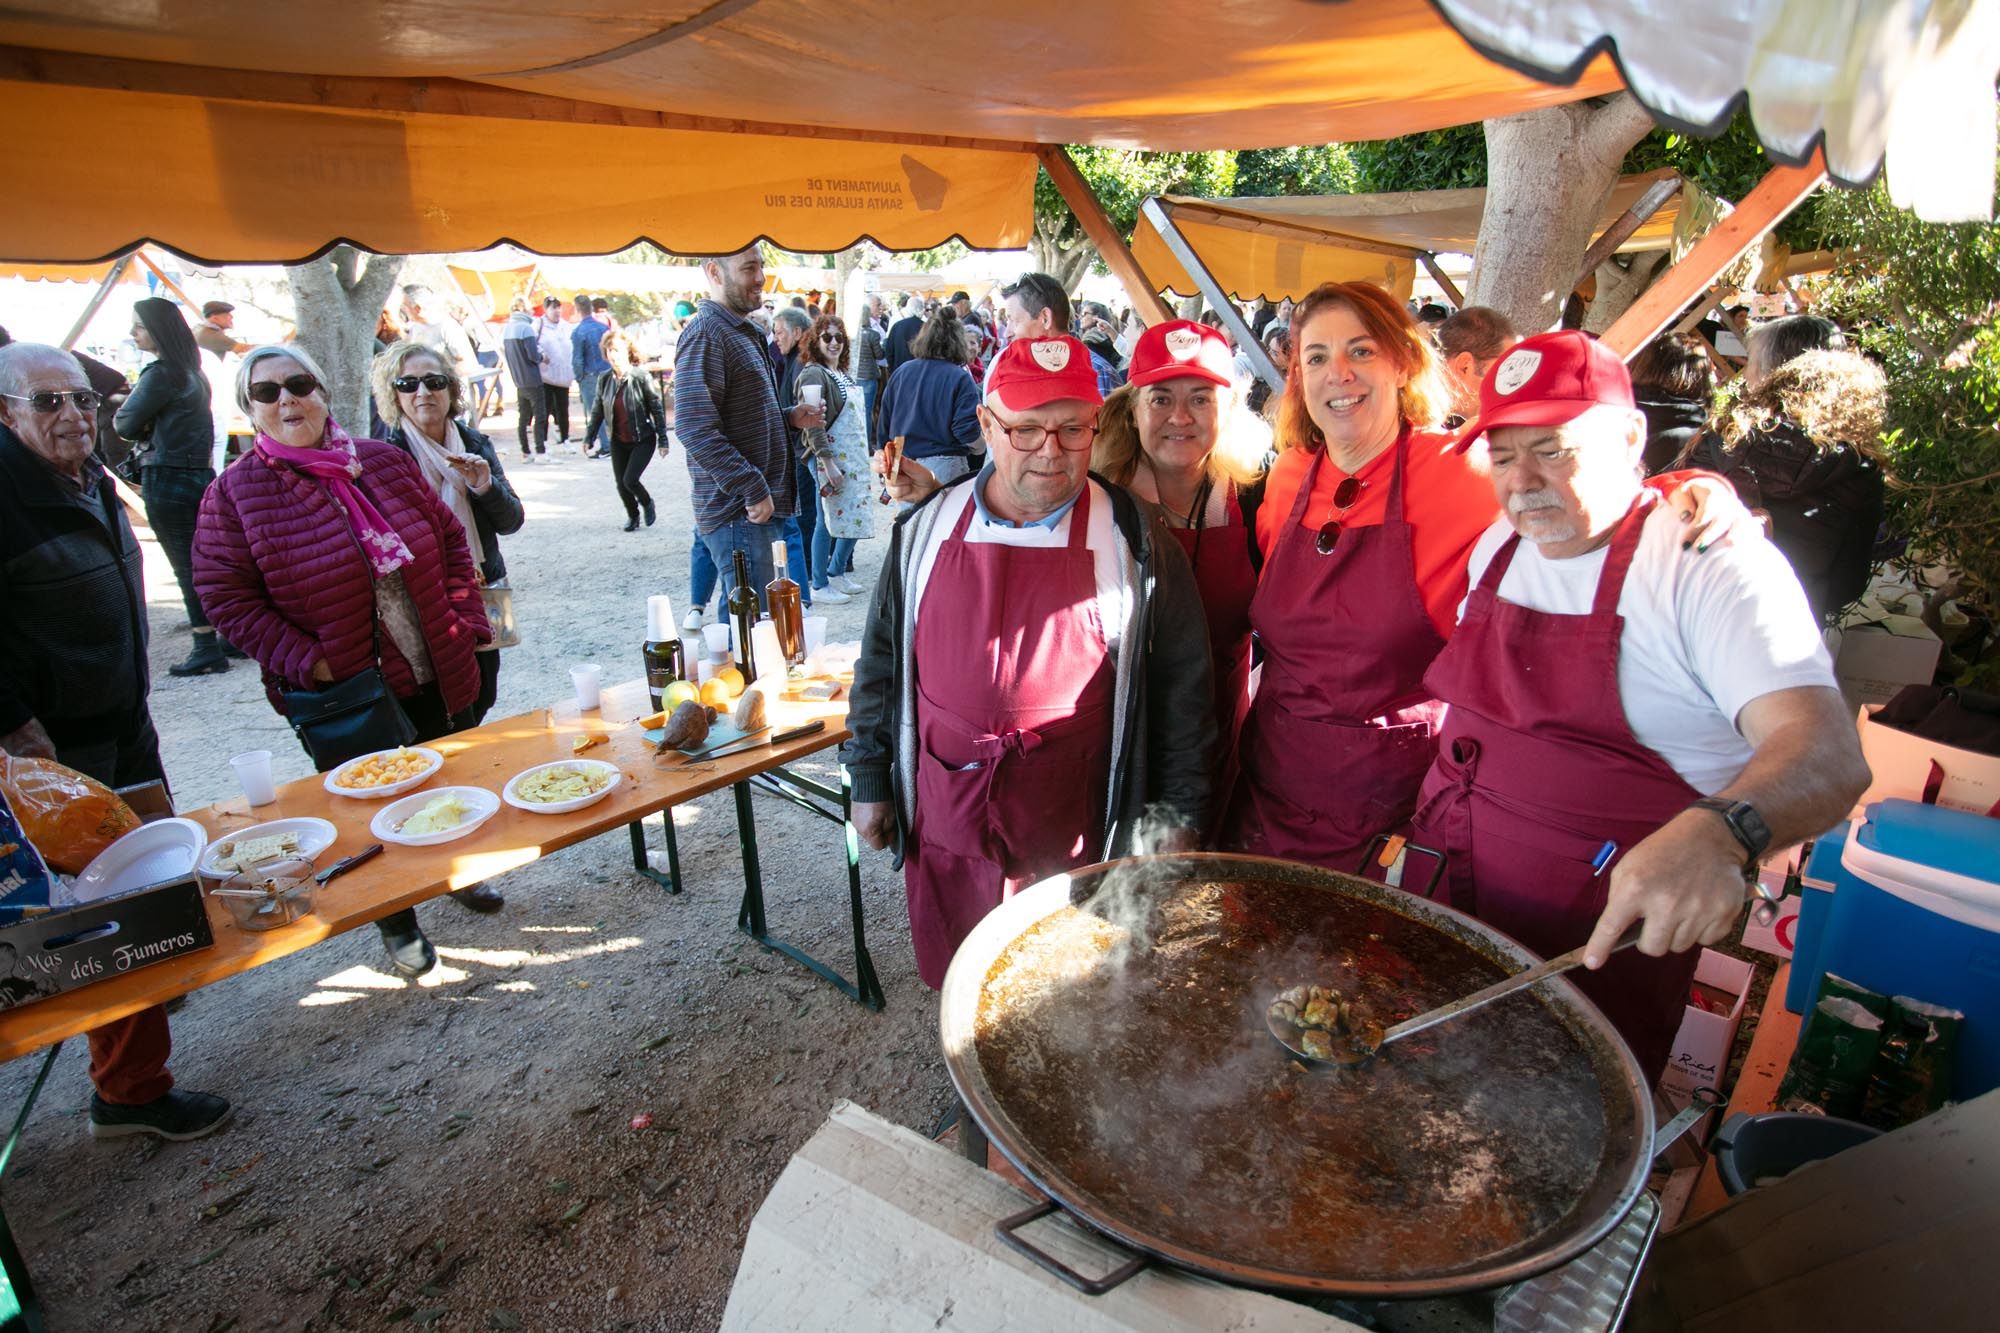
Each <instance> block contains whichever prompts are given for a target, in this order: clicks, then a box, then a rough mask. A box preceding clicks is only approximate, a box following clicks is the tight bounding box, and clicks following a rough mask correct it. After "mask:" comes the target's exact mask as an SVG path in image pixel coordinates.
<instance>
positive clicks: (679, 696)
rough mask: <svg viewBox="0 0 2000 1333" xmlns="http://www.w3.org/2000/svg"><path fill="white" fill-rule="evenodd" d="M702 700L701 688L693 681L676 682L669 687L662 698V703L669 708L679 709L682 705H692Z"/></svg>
mask: <svg viewBox="0 0 2000 1333" xmlns="http://www.w3.org/2000/svg"><path fill="white" fill-rule="evenodd" d="M700 698H701V687H700V686H699V685H696V684H695V683H694V682H693V681H691V680H677V681H675V682H674V683H673V684H671V685H669V686H667V690H666V693H665V694H662V695H661V696H660V700H661V702H663V703H664V704H666V706H667V707H668V708H679V707H680V706H681V705H682V704H691V703H693V702H695V701H696V700H698V699H700Z"/></svg>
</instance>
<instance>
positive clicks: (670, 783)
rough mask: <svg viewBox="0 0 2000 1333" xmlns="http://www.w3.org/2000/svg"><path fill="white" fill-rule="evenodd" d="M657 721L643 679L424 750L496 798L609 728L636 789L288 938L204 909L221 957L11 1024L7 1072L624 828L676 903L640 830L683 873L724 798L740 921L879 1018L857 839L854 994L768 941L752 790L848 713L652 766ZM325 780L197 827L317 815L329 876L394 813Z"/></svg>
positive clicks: (431, 854) (303, 783)
mask: <svg viewBox="0 0 2000 1333" xmlns="http://www.w3.org/2000/svg"><path fill="white" fill-rule="evenodd" d="M648 711H649V709H648V707H647V701H646V694H645V687H644V685H643V684H642V683H641V682H639V681H631V682H627V683H625V684H622V685H618V686H613V687H610V688H607V689H606V690H605V691H604V695H603V706H602V707H601V708H600V709H597V710H595V711H593V712H590V713H583V714H579V712H578V711H577V708H576V705H575V701H574V700H569V701H566V702H565V703H564V704H562V705H559V706H557V707H555V708H553V709H549V710H536V711H535V712H532V713H523V714H520V715H518V716H515V717H509V718H503V719H501V720H499V721H495V722H488V723H486V724H485V725H484V726H481V727H476V728H474V729H472V730H470V731H461V732H455V733H453V734H452V735H450V736H446V737H444V738H442V739H440V740H435V741H430V742H428V743H427V744H428V745H429V747H430V748H431V749H434V750H436V751H438V752H439V753H441V754H443V755H444V757H445V762H444V767H443V768H442V769H441V770H440V771H439V772H438V774H437V776H435V777H433V778H432V779H431V780H430V781H429V782H428V783H426V784H425V786H424V788H420V789H419V790H427V789H429V788H431V787H443V786H474V787H485V788H487V789H488V790H490V791H492V792H494V793H496V794H497V793H498V792H499V791H500V789H501V788H502V787H503V786H505V785H506V783H507V780H508V779H509V778H511V777H512V776H513V775H514V774H516V773H518V772H520V771H521V770H522V769H524V768H530V767H532V766H534V765H536V764H543V763H548V762H550V761H552V760H557V759H568V758H571V757H572V754H571V749H570V745H571V741H572V739H573V738H574V737H575V736H577V735H578V734H579V733H581V732H594V733H600V732H601V733H604V734H605V735H606V736H607V737H608V739H607V741H606V742H605V743H604V744H602V745H599V746H596V747H594V748H592V749H590V750H587V751H585V752H584V755H583V756H582V757H585V758H591V759H605V760H608V761H610V762H612V763H615V764H617V765H618V767H619V769H620V771H621V772H623V773H624V775H625V778H624V781H623V782H621V783H620V784H619V786H618V787H617V789H616V790H614V791H613V792H612V793H611V794H610V795H609V796H607V797H605V798H604V799H603V800H601V801H599V802H597V803H596V804H595V805H592V806H587V807H585V808H584V809H582V810H577V811H573V812H571V813H569V814H565V815H541V814H531V813H529V812H527V811H525V810H516V809H515V808H514V807H512V806H510V805H502V806H501V807H500V813H498V814H496V815H494V816H493V818H492V819H490V820H488V821H487V822H486V824H485V825H483V826H482V827H480V828H479V829H478V830H476V831H474V832H473V833H471V834H468V835H467V836H465V837H463V838H460V839H459V840H457V841H455V842H448V843H443V844H441V845H438V846H434V847H401V846H397V845H395V844H390V845H388V846H385V847H384V848H383V850H382V854H381V855H379V856H377V857H375V858H373V859H372V860H370V861H368V862H366V863H365V864H363V865H361V866H360V867H358V868H357V869H355V870H352V871H350V872H348V873H347V874H345V875H342V876H341V877H340V878H338V879H336V880H334V881H333V882H332V883H331V884H328V885H326V886H324V887H323V888H321V889H320V890H319V892H318V894H317V896H316V898H315V900H314V903H313V912H312V915H311V916H308V917H306V918H304V919H303V920H300V921H298V922H296V923H294V924H292V925H290V926H284V927H280V928H279V929H277V930H268V931H246V930H243V929H241V928H240V927H238V926H237V925H236V924H235V922H234V921H233V920H231V918H230V916H229V914H228V912H227V911H225V910H224V909H223V908H222V907H221V906H220V905H219V904H218V903H216V902H214V901H213V900H212V899H210V900H206V903H207V907H208V917H209V925H210V927H211V928H212V929H213V931H214V933H215V946H214V947H213V948H210V949H203V950H200V951H198V952H195V953H191V954H184V955H182V956H181V957H178V958H174V959H170V960H168V961H166V962H163V963H156V964H154V965H152V966H150V967H142V968H140V969H138V970H137V971H134V972H130V973H127V974H125V975H124V976H121V977H116V978H113V979H111V980H108V981H101V982H97V983H95V984H92V985H89V986H84V987H81V988H79V989H77V990H72V991H65V992H63V993H62V994H60V995H55V996H51V997H49V998H48V999H46V1000H39V1001H36V1002H35V1003H33V1004H28V1005H23V1006H21V1007H20V1008H18V1009H12V1010H8V1011H7V1012H5V1013H0V1060H11V1059H14V1058H16V1057H17V1056H21V1055H26V1054H28V1053H29V1052H32V1051H36V1050H39V1049H41V1048H43V1047H45V1046H50V1045H53V1044H55V1043H57V1042H60V1041H62V1040H64V1039H66V1038H68V1037H73V1036H76V1035H77V1034H79V1033H82V1032H87V1031H89V1030H90V1029H91V1028H94V1027H98V1026H101V1025H102V1024H104V1023H107V1022H110V1021H111V1020H113V1019H117V1018H123V1017H125V1016H127V1015H129V1014H134V1013H137V1012H139V1011H140V1010H141V1009H145V1008H148V1007H149V1006H152V1005H155V1004H162V1003H165V1002H166V1001H168V1000H171V999H173V998H174V997H176V996H179V995H185V994H187V993H188V992H189V991H193V990H198V989H200V988H201V987H203V986H207V985H210V984H212V983H214V982H217V981H221V980H222V979H223V978H225V977H232V976H235V975H236V974H238V973H239V972H247V971H249V970H250V969H251V968H253V967H259V966H261V965H263V964H265V963H268V962H271V961H272V960H274V959H278V958H283V957H286V956H287V955H290V954H294V953H297V952H299V951H300V950H301V949H305V948H309V947H311V946H312V945H315V944H317V943H319V942H320V941H321V940H324V939H327V938H328V937H330V936H333V935H338V934H341V933H342V932H344V931H348V930H352V929H354V928H355V927H356V926H362V925H367V924H368V923H370V922H372V921H375V920H378V919H380V918H381V917H385V916H388V915H389V914H390V913H392V912H397V911H400V910H402V909H403V908H405V907H412V906H415V905H416V904H418V903H421V902H424V901H426V900H427V899H430V898H435V897H437V896H438V895H439V894H441V893H445V892H447V891H448V890H451V889H456V888H463V887H465V886H467V885H470V884H477V883H479V882H480V881H482V880H488V879H492V878H494V877H496V876H498V875H501V874H504V873H505V872H507V871H509V870H513V869H515V868H517V867H519V866H524V865H527V864H528V863H530V862H532V861H535V860H537V859H539V858H540V857H543V856H546V855H547V854H549V853H550V852H553V851H557V850H559V849H561V848H564V847H568V846H570V845H571V844H573V843H578V842H582V841H584V840H585V839H586V838H594V837H596V836H598V835H599V834H601V833H608V832H611V831H613V830H615V829H617V828H619V827H621V826H625V827H629V829H630V830H631V836H632V841H633V847H634V852H635V858H634V859H635V865H636V868H637V869H639V870H640V871H641V872H642V873H644V874H646V875H648V877H650V878H652V879H654V880H656V881H657V882H659V883H661V884H662V885H663V886H664V887H666V888H667V889H668V891H669V892H678V891H679V885H678V883H677V881H678V878H679V877H678V873H677V869H676V870H674V871H670V872H669V873H668V874H666V875H660V874H658V873H657V872H654V871H652V870H651V869H650V867H648V865H647V861H646V856H645V843H644V835H643V833H642V831H641V824H642V821H643V820H644V819H645V818H646V817H647V816H649V815H653V814H662V813H664V814H665V822H666V826H667V838H668V849H669V853H670V861H674V862H677V860H678V853H677V851H675V849H674V843H673V818H672V815H671V810H672V808H673V807H674V806H676V805H679V804H681V803H682V802H684V801H691V800H694V799H696V798H697V797H701V796H706V795H708V794H710V793H711V792H716V791H720V790H722V789H723V788H725V787H734V788H736V806H737V817H738V826H739V831H740V832H741V834H742V836H743V846H744V862H745V866H744V877H745V892H744V901H743V904H742V908H741V910H740V912H739V915H738V922H739V924H740V925H742V926H743V927H744V929H745V930H746V931H747V932H748V933H749V934H751V935H752V936H753V937H756V938H757V939H758V941H759V942H760V943H763V944H765V945H766V946H767V947H770V948H773V949H775V950H777V951H778V952H782V953H785V954H786V955H787V956H789V957H793V958H795V959H799V960H800V961H801V962H803V963H805V964H806V965H807V966H810V967H811V968H812V969H813V970H814V971H815V972H817V973H819V974H820V975H822V976H825V977H827V978H828V979H829V980H831V981H834V982H835V983H836V984H838V985H840V986H841V988H842V989H843V990H844V991H846V992H847V993H848V994H849V995H850V996H851V997H853V998H855V999H857V1000H860V1001H861V1002H862V1003H864V1004H868V1005H869V1006H870V1007H872V1008H878V1009H879V1008H880V1007H881V1002H882V993H881V987H880V985H879V984H878V983H877V981H876V978H875V972H874V967H873V965H872V963H871V962H870V960H869V958H868V955H867V949H866V943H865V936H864V934H863V933H862V930H861V920H860V874H859V864H858V859H857V857H856V853H855V851H854V850H853V840H852V838H851V837H849V838H848V839H846V841H847V843H848V845H849V851H848V861H849V868H850V888H851V890H852V899H853V901H852V909H853V912H854V927H855V944H856V952H857V957H856V977H855V980H854V981H853V982H848V981H846V979H845V978H841V977H839V976H838V974H836V973H833V972H832V971H831V969H828V968H825V967H823V966H822V965H820V964H818V963H817V962H814V961H813V960H810V959H807V958H805V957H804V956H803V955H801V954H800V953H799V952H798V951H797V950H795V949H793V948H791V946H789V945H785V944H784V943H783V942H782V941H780V940H777V939H775V938H774V937H772V936H770V935H769V933H768V932H767V931H766V930H765V928H764V926H765V921H764V902H763V886H762V881H761V875H760V873H759V867H758V864H757V843H756V828H755V823H754V821H753V820H752V819H751V816H750V786H749V784H750V781H751V779H753V778H756V777H758V776H759V775H763V774H768V773H772V772H773V770H782V767H783V765H785V764H786V763H788V762H791V761H794V760H798V759H802V758H804V757H806V756H807V755H810V754H814V753H816V752H818V751H821V750H824V749H826V748H828V747H829V746H832V745H837V744H839V743H840V742H841V741H843V740H846V739H847V738H848V736H849V735H850V733H849V732H848V731H847V728H846V725H845V721H846V715H847V708H846V705H845V704H844V703H842V702H832V703H813V702H808V701H804V700H796V699H786V700H782V701H779V702H777V703H776V704H774V705H773V707H772V709H771V721H772V727H773V730H774V731H777V730H783V729H784V728H785V727H787V726H792V725H796V724H798V723H800V722H804V721H809V720H811V719H813V718H824V719H825V720H826V723H827V727H826V730H824V731H822V732H820V733H818V734H816V735H813V736H807V737H803V738H801V739H799V740H796V741H790V742H787V743H786V744H784V745H780V746H771V745H765V746H761V747H759V748H756V749H753V750H749V751H746V752H744V753H741V754H735V755H729V756H726V757H724V758H721V759H716V760H695V761H687V760H682V759H678V758H676V759H669V760H666V761H664V762H660V761H656V759H655V756H654V754H653V751H652V747H651V746H649V745H648V744H646V742H645V740H644V738H643V737H642V736H641V735H640V733H639V728H638V727H637V726H636V725H634V721H633V720H634V719H636V718H638V717H639V716H641V715H642V714H644V713H646V712H648ZM324 782H325V780H324V778H323V777H322V776H319V775H315V776H313V777H310V778H301V779H300V780H299V781H297V782H290V783H286V784H285V785H284V786H282V787H280V788H279V789H278V799H277V801H276V802H275V803H273V804H270V805H263V806H259V807H257V808H256V810H255V811H251V810H250V809H249V808H248V807H247V806H246V804H245V803H244V801H243V799H242V798H241V797H237V798H235V799H233V800H228V801H223V802H220V803H219V804H216V805H213V806H210V807H208V808H206V809H203V810H194V811H189V812H187V816H188V818H191V819H195V820H198V821H199V822H200V823H202V824H204V825H206V826H207V827H208V829H209V834H210V839H211V841H213V840H216V839H219V838H222V837H226V836H228V835H229V834H231V833H233V832H237V831H240V830H242V829H245V828H248V827H249V826H250V825H251V824H253V823H263V822H264V821H266V820H272V819H283V818H289V817H292V816H298V815H314V816H318V817H319V818H321V819H325V820H328V821H330V822H331V823H332V824H333V825H334V827H335V828H336V829H338V830H339V838H338V839H337V840H336V841H335V843H334V845H333V846H332V847H331V848H330V849H328V850H327V851H326V852H325V853H323V854H322V855H321V857H320V860H319V864H320V866H321V867H322V868H324V867H326V866H329V865H332V864H333V863H334V861H336V860H338V859H339V858H341V857H343V856H346V855H348V854H350V853H353V852H358V851H360V850H361V849H362V848H363V847H366V846H367V845H368V844H369V843H371V842H373V841H374V838H373V837H372V836H371V835H370V834H369V832H368V822H369V821H370V820H371V819H373V818H374V817H375V814H376V812H377V811H378V810H380V809H381V808H382V805H383V802H381V801H364V800H355V799H352V798H349V797H343V796H335V795H333V794H332V793H330V792H328V791H327V790H326V788H325V785H324ZM768 789H769V790H771V791H772V792H773V793H774V794H776V795H779V796H782V797H784V798H785V799H788V800H791V801H793V802H794V803H795V804H801V805H803V806H805V808H807V809H811V810H813V811H814V812H815V813H817V814H820V815H822V816H824V817H827V818H829V819H831V818H836V817H837V818H839V819H841V820H842V821H843V822H844V821H845V818H846V814H847V811H846V804H845V798H844V796H843V794H842V793H841V792H840V791H837V790H834V789H832V788H828V787H824V786H821V785H820V784H816V783H812V782H810V781H808V780H806V779H803V778H800V777H798V776H796V775H794V774H789V773H782V772H780V773H779V774H777V775H775V780H773V781H771V782H770V784H769V787H768ZM801 794H804V795H806V796H810V797H816V798H818V799H819V800H822V801H826V802H828V803H829V804H830V805H831V806H832V807H833V809H828V808H823V807H822V806H819V805H816V804H813V803H811V802H810V801H807V800H802V799H801ZM836 811H837V814H836Z"/></svg>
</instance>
